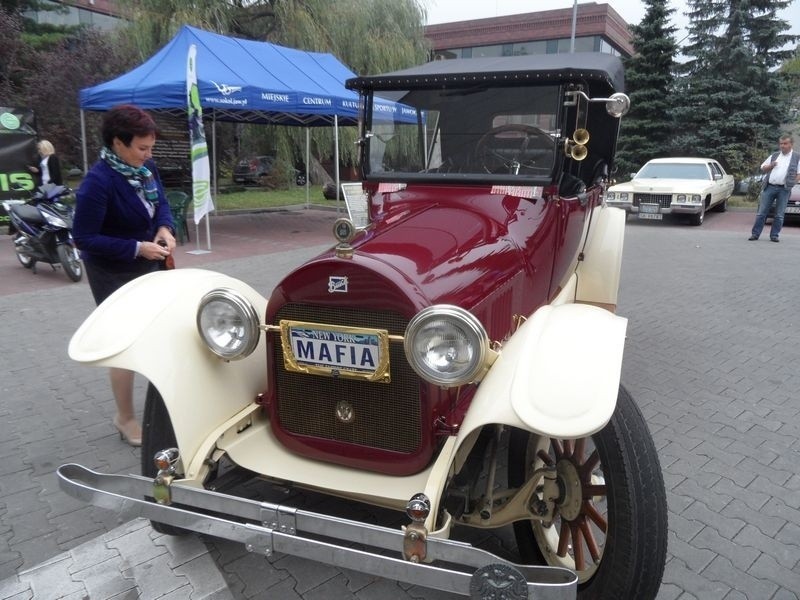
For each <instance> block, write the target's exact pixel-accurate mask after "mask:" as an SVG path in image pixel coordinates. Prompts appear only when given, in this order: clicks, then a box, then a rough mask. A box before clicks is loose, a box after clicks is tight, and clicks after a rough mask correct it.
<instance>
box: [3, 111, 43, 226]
mask: <svg viewBox="0 0 800 600" xmlns="http://www.w3.org/2000/svg"><path fill="white" fill-rule="evenodd" d="M38 162H39V156H38V155H37V153H36V124H35V119H34V115H33V111H32V110H28V109H26V108H12V107H8V106H0V199H7V198H19V197H20V196H22V197H23V198H25V197H27V195H28V194H27V192H28V191H30V190H32V189H33V188H34V187H35V186H36V177H35V175H34V174H33V173H31V172H30V170H29V169H28V167H30V166H33V165H36V164H37V163H38ZM14 184H17V185H18V186H20V187H21V188H22V189H23V190H25V192H23V193H22V194H20V192H19V191H18V190H14V189H13V186H14ZM0 212H2V214H5V212H4V211H2V210H0Z"/></svg>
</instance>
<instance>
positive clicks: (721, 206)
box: [714, 198, 728, 213]
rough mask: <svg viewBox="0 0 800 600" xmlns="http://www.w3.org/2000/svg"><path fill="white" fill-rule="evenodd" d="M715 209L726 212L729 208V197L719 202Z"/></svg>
mask: <svg viewBox="0 0 800 600" xmlns="http://www.w3.org/2000/svg"><path fill="white" fill-rule="evenodd" d="M714 210H716V211H717V212H721V213H723V212H725V211H726V210H728V198H725V200H723V201H722V202H720V203H719V204H717V205H716V206H715V207H714Z"/></svg>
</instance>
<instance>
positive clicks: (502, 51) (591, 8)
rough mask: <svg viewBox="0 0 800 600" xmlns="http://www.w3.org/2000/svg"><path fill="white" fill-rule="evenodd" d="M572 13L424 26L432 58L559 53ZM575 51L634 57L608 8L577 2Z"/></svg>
mask: <svg viewBox="0 0 800 600" xmlns="http://www.w3.org/2000/svg"><path fill="white" fill-rule="evenodd" d="M572 17H573V9H572V8H564V9H557V10H543V11H538V12H533V13H525V14H519V15H508V16H504V17H493V18H488V19H474V20H470V21H459V22H457V23H441V24H438V25H428V26H427V27H425V37H426V38H427V39H428V40H429V41H430V43H431V47H432V50H431V56H432V58H433V59H448V58H474V57H491V56H516V55H520V54H560V53H566V52H570V50H571V47H572V20H573V18H572ZM575 52H604V53H607V54H613V55H616V56H621V57H623V58H624V57H628V56H631V54H633V46H632V45H631V33H630V31H629V29H628V24H627V23H626V22H625V21H624V20H623V19H622V17H621V16H619V14H618V13H617V12H616V11H615V10H614V9H613V8H611V6H609V5H608V4H598V3H596V2H585V3H582V4H578V10H577V19H576V22H575Z"/></svg>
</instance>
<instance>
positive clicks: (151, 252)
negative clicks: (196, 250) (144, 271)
mask: <svg viewBox="0 0 800 600" xmlns="http://www.w3.org/2000/svg"><path fill="white" fill-rule="evenodd" d="M165 243H166V241H165ZM170 253H171V251H170V249H169V247H168V246H161V245H159V244H157V243H156V242H140V243H139V256H141V257H142V258H146V259H147V260H165V259H166V258H167V257H168V256H169V255H170Z"/></svg>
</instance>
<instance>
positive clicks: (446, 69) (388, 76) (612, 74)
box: [345, 52, 625, 92]
mask: <svg viewBox="0 0 800 600" xmlns="http://www.w3.org/2000/svg"><path fill="white" fill-rule="evenodd" d="M569 80H586V81H599V82H604V83H605V84H606V85H608V86H609V87H610V88H611V90H612V91H614V92H622V91H624V88H625V77H624V74H623V68H622V61H621V60H620V59H619V58H617V57H616V56H611V55H610V54H602V53H600V52H576V53H574V54H532V55H528V56H502V57H491V58H459V59H452V60H436V61H433V62H429V63H425V64H423V65H419V66H416V67H411V68H410V69H403V70H402V71H394V72H392V73H385V74H383V75H372V76H368V77H354V78H352V79H348V80H347V82H346V84H345V85H346V86H347V87H348V88H349V89H351V90H367V89H380V90H400V89H403V90H407V89H413V88H419V87H430V86H431V85H439V84H451V85H452V84H463V83H467V84H468V83H475V84H482V83H493V84H510V83H515V82H516V83H526V82H530V83H549V82H561V81H569Z"/></svg>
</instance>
